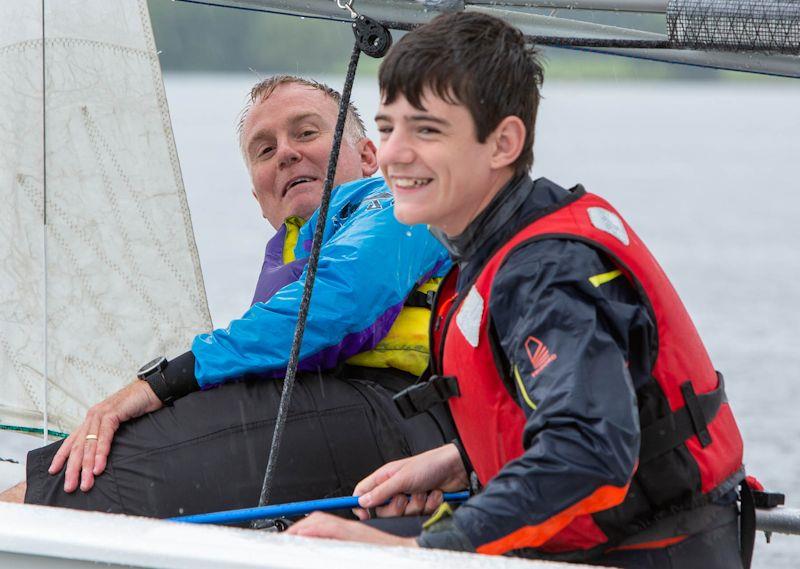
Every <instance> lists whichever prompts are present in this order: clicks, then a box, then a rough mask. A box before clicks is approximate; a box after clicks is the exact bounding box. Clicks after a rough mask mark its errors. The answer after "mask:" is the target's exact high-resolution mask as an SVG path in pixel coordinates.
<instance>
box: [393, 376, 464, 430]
mask: <svg viewBox="0 0 800 569" xmlns="http://www.w3.org/2000/svg"><path fill="white" fill-rule="evenodd" d="M459 395H461V391H460V390H459V389H458V379H457V378H456V377H455V376H454V375H433V376H431V378H430V379H429V380H428V381H423V382H421V383H415V384H414V385H411V386H409V387H407V388H405V389H404V390H403V391H401V392H400V393H398V394H397V395H395V396H394V397H393V399H394V404H395V405H396V406H397V409H398V411H400V414H401V415H402V416H403V418H405V419H409V418H411V417H414V416H416V415H419V414H421V413H424V412H425V411H427V410H428V409H430V408H431V407H433V406H434V405H437V404H439V403H444V402H445V401H447V400H448V399H450V398H451V397H458V396H459Z"/></svg>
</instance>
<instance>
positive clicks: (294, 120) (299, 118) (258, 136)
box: [247, 111, 322, 152]
mask: <svg viewBox="0 0 800 569" xmlns="http://www.w3.org/2000/svg"><path fill="white" fill-rule="evenodd" d="M308 119H318V120H322V115H321V114H319V113H315V112H313V111H309V112H307V113H300V114H297V115H294V116H292V117H289V120H288V122H289V124H290V125H296V124H298V123H301V122H303V121H304V120H308ZM270 136H271V133H270V131H269V130H267V129H262V130H259V131H257V132H256V133H255V134H253V136H252V137H251V138H250V141H249V142H248V143H247V150H248V151H249V152H252V151H253V146H254V145H255V144H256V143H258V142H261V141H262V140H265V139H268V138H270Z"/></svg>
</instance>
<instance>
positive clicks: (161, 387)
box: [136, 356, 175, 405]
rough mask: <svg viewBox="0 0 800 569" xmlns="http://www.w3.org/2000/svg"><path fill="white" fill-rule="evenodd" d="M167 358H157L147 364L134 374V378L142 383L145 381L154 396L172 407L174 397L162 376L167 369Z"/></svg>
mask: <svg viewBox="0 0 800 569" xmlns="http://www.w3.org/2000/svg"><path fill="white" fill-rule="evenodd" d="M168 363H169V362H168V361H167V358H165V357H164V356H159V357H157V358H155V359H154V360H152V361H149V362H147V363H146V364H144V365H143V366H142V367H140V368H139V371H137V372H136V377H138V378H139V379H141V380H142V381H146V382H147V384H148V385H149V386H150V388H151V389H152V390H153V392H154V393H155V394H156V397H158V398H159V399H160V400H161V402H162V403H163V404H164V405H172V402H173V401H174V400H175V396H174V395H173V394H172V393H170V389H169V385H167V378H166V377H165V376H164V370H165V369H167V364H168Z"/></svg>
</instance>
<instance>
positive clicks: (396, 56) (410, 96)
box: [378, 12, 544, 173]
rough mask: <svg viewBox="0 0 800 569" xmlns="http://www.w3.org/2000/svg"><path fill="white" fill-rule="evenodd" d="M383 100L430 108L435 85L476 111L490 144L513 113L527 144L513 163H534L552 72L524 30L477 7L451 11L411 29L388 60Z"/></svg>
mask: <svg viewBox="0 0 800 569" xmlns="http://www.w3.org/2000/svg"><path fill="white" fill-rule="evenodd" d="M378 81H379V85H380V91H381V97H382V98H383V102H384V103H385V104H391V103H392V102H394V100H395V99H396V98H397V96H398V95H403V96H404V97H405V98H406V99H407V100H408V102H409V103H411V105H412V106H414V107H416V108H417V109H420V110H423V106H422V94H423V91H424V90H425V89H426V88H429V89H430V90H431V92H432V93H433V94H435V95H436V96H438V97H440V98H441V99H443V100H445V101H447V102H448V103H460V104H463V105H464V106H466V107H467V109H469V112H470V114H471V115H472V120H473V121H474V123H475V130H476V135H477V138H478V142H481V143H483V142H484V141H485V140H486V138H487V137H488V136H489V135H490V134H491V133H492V132H493V131H494V129H495V128H497V125H499V124H500V121H502V120H503V119H504V118H505V117H507V116H511V115H514V116H517V117H519V118H520V119H522V122H523V123H525V127H526V129H527V132H526V136H525V145H524V147H523V149H522V152H521V153H520V155H519V158H517V161H516V162H514V164H513V166H514V168H515V170H516V172H517V173H523V172H528V170H530V168H531V166H533V138H534V130H535V126H536V111H537V110H538V108H539V98H540V95H539V88H540V87H541V85H542V82H543V81H544V72H543V70H542V67H541V65H540V64H539V62H538V61H537V59H536V53H535V51H534V50H533V48H531V47H528V46H527V45H526V44H525V38H524V37H523V35H522V33H521V32H520V31H519V30H518V29H516V28H514V27H513V26H511V25H509V24H507V23H505V22H504V21H503V20H500V19H498V18H495V17H493V16H488V15H485V14H479V13H475V12H458V13H454V14H443V15H441V16H438V17H437V18H435V19H434V20H432V21H431V22H429V23H428V24H425V25H423V26H421V27H419V28H417V29H415V30H414V31H412V32H410V33H408V34H406V35H405V36H404V37H403V38H402V39H401V40H400V41H399V42H397V43H396V44H395V45H394V47H392V49H391V50H390V51H389V54H388V55H387V56H386V58H385V59H384V60H383V63H382V64H381V67H380V71H379V73H378Z"/></svg>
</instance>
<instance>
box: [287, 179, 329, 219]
mask: <svg viewBox="0 0 800 569" xmlns="http://www.w3.org/2000/svg"><path fill="white" fill-rule="evenodd" d="M284 200H285V205H286V208H285V211H286V212H288V213H287V214H286V215H285V216H284V217H292V216H296V217H300V218H302V219H308V218H309V217H311V215H312V214H313V213H314V212H315V211H317V210H318V209H319V204H320V201H322V187H319V188H302V189H300V188H298V189H297V190H296V193H294V194H287V195H286V196H285V197H284Z"/></svg>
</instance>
